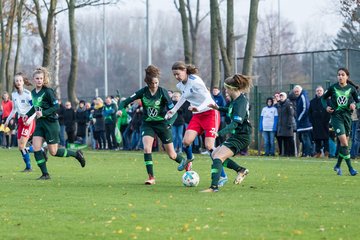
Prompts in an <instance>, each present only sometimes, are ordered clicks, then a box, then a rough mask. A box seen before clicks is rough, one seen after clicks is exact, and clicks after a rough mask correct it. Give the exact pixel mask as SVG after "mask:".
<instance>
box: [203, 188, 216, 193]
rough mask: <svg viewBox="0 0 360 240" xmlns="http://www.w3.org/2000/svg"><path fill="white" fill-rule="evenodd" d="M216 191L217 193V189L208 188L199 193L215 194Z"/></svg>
mask: <svg viewBox="0 0 360 240" xmlns="http://www.w3.org/2000/svg"><path fill="white" fill-rule="evenodd" d="M218 191H219V189H217V188H208V189H205V190H202V191H200V192H202V193H216V192H218Z"/></svg>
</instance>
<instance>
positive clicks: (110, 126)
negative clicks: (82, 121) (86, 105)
mask: <svg viewBox="0 0 360 240" xmlns="http://www.w3.org/2000/svg"><path fill="white" fill-rule="evenodd" d="M116 112H117V106H116V104H115V103H114V102H113V101H112V99H111V97H109V96H108V97H106V98H105V105H104V109H103V115H104V120H105V133H106V140H107V143H108V149H111V150H115V149H117V147H118V146H117V145H118V144H117V142H116V137H115V126H116V120H117V119H116Z"/></svg>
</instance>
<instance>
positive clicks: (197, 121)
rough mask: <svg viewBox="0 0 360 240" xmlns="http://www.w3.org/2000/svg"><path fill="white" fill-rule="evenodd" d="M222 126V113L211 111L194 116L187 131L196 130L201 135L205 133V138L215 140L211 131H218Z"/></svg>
mask: <svg viewBox="0 0 360 240" xmlns="http://www.w3.org/2000/svg"><path fill="white" fill-rule="evenodd" d="M219 126H220V113H219V111H216V110H209V111H206V112H202V113H197V114H193V116H192V118H191V120H190V122H189V126H188V127H187V129H186V130H194V131H196V132H197V133H198V135H201V134H203V133H204V131H205V137H211V138H215V135H214V134H212V133H211V131H216V132H217V131H218V130H219Z"/></svg>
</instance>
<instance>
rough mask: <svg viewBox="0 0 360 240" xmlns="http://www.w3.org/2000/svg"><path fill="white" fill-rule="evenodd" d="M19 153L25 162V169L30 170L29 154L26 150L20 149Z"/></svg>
mask: <svg viewBox="0 0 360 240" xmlns="http://www.w3.org/2000/svg"><path fill="white" fill-rule="evenodd" d="M20 152H21V155H22V157H23V159H24V162H25V165H26V168H27V169H30V168H31V163H30V155H29V152H28V151H27V150H26V149H22V150H20Z"/></svg>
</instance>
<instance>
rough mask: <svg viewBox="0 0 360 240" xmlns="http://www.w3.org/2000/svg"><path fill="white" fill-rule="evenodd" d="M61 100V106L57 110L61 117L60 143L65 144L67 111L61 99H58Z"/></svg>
mask: <svg viewBox="0 0 360 240" xmlns="http://www.w3.org/2000/svg"><path fill="white" fill-rule="evenodd" d="M58 102H59V108H58V110H57V111H56V113H57V114H58V117H59V125H60V134H59V136H60V145H61V146H65V124H64V112H65V106H64V104H62V103H61V99H58Z"/></svg>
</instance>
